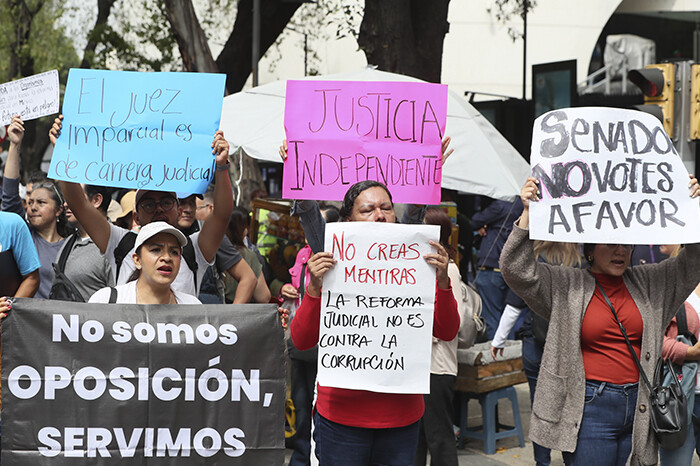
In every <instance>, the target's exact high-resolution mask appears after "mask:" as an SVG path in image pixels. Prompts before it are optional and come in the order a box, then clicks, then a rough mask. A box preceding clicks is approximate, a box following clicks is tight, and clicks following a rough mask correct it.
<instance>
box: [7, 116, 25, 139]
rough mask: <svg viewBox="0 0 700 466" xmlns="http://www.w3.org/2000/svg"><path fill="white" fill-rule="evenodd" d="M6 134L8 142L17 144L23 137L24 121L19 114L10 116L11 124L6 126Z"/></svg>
mask: <svg viewBox="0 0 700 466" xmlns="http://www.w3.org/2000/svg"><path fill="white" fill-rule="evenodd" d="M7 136H8V138H9V139H10V144H14V145H16V146H19V145H21V144H22V139H24V122H23V121H22V117H20V116H19V115H16V116H13V117H12V124H11V125H10V126H9V127H8V128H7Z"/></svg>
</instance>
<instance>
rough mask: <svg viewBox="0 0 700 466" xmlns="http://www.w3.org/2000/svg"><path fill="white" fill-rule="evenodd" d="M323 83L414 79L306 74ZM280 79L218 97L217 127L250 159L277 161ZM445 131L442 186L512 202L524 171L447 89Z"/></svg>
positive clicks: (364, 73) (514, 154)
mask: <svg viewBox="0 0 700 466" xmlns="http://www.w3.org/2000/svg"><path fill="white" fill-rule="evenodd" d="M304 79H313V80H323V81H420V80H419V79H415V78H412V77H409V76H404V75H400V74H394V73H387V72H384V71H378V70H376V69H374V68H372V67H367V68H365V69H363V70H361V71H355V72H352V73H342V74H333V75H327V76H311V77H307V78H304ZM286 88H287V84H286V81H276V82H273V83H270V84H265V85H263V86H258V87H255V88H252V89H249V90H246V91H242V92H238V93H236V94H232V95H229V96H227V97H225V98H224V105H223V109H222V114H221V129H222V130H223V131H224V134H225V135H226V139H227V140H228V141H229V142H230V143H231V145H232V146H233V147H232V148H233V149H237V148H239V147H242V148H243V150H244V151H245V152H246V154H248V155H250V156H251V157H253V158H255V159H258V160H264V161H269V162H281V160H280V158H279V155H278V151H279V146H280V144H281V142H282V140H283V139H284V101H285V92H286ZM445 134H446V135H447V136H451V137H452V143H451V144H450V147H451V148H453V149H454V150H455V151H454V154H452V155H451V156H450V158H449V159H448V160H447V162H446V163H445V167H444V169H443V171H442V187H443V188H448V189H454V190H457V191H462V192H465V193H472V194H482V195H485V196H489V197H492V198H496V199H503V200H513V199H514V198H515V197H517V196H518V195H519V193H520V188H521V187H522V185H523V184H524V183H525V179H526V178H527V177H528V175H529V173H530V167H529V166H528V164H527V162H526V161H525V160H524V159H523V158H522V157H521V156H520V154H519V153H518V151H516V150H515V148H514V147H513V146H511V145H510V143H509V142H508V141H507V140H506V139H505V138H504V137H503V136H502V135H501V133H499V132H498V131H497V130H496V128H494V127H493V126H492V125H491V123H489V121H488V120H487V119H486V118H484V116H483V115H482V114H481V113H479V112H478V111H477V110H476V109H475V108H474V107H473V106H472V105H471V104H469V103H468V102H467V101H466V99H464V98H463V97H461V96H459V95H458V94H457V93H455V92H452V91H449V92H448V97H447V124H446V128H445Z"/></svg>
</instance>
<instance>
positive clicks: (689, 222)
mask: <svg viewBox="0 0 700 466" xmlns="http://www.w3.org/2000/svg"><path fill="white" fill-rule="evenodd" d="M530 163H531V168H532V176H534V177H535V178H537V179H538V180H539V182H540V196H541V200H540V201H539V202H532V203H530V238H531V239H540V240H549V241H563V242H578V243H583V242H586V243H612V244H682V243H696V242H700V209H699V207H698V200H697V199H692V198H690V196H689V190H688V182H689V179H688V172H687V170H686V168H685V166H684V165H683V162H682V160H681V159H680V157H679V156H678V153H677V152H676V149H675V148H674V147H673V144H672V142H671V140H670V139H669V137H668V135H667V134H666V132H665V131H664V129H663V126H662V125H661V122H660V121H659V120H658V119H656V118H654V117H653V116H651V115H650V114H647V113H643V112H638V111H635V110H623V109H613V108H594V107H589V108H585V107H584V108H567V109H562V110H554V111H551V112H548V113H545V114H544V115H542V116H540V117H539V118H537V120H535V125H534V129H533V135H532V152H531V156H530Z"/></svg>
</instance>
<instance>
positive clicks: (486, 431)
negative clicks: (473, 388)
mask: <svg viewBox="0 0 700 466" xmlns="http://www.w3.org/2000/svg"><path fill="white" fill-rule="evenodd" d="M461 395H462V409H461V413H460V434H459V447H460V448H462V444H463V442H464V439H465V438H473V439H478V440H481V441H482V442H483V443H484V453H486V454H487V455H493V454H494V453H496V440H499V439H503V438H508V437H514V436H516V435H517V436H518V439H519V440H520V446H521V447H524V446H525V438H524V436H523V426H522V423H521V422H520V410H519V408H518V395H517V393H516V391H515V388H513V387H505V388H499V389H498V390H493V391H491V392H487V393H462V394H461ZM472 398H474V399H478V400H479V404H481V418H482V419H483V425H481V426H478V427H475V428H471V429H468V428H467V407H468V404H469V400H470V399H472ZM501 398H507V399H509V400H510V403H511V407H512V408H513V421H514V424H515V426H507V425H503V424H501V423H499V422H498V400H500V399H501ZM500 429H505V430H501V431H500V432H499V430H500Z"/></svg>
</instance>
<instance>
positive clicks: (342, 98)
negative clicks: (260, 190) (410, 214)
mask: <svg viewBox="0 0 700 466" xmlns="http://www.w3.org/2000/svg"><path fill="white" fill-rule="evenodd" d="M286 95H287V100H286V104H285V112H284V127H285V130H286V132H287V143H288V147H289V151H288V159H287V161H286V162H285V164H284V177H283V180H282V194H283V196H284V197H286V198H289V199H326V200H341V199H343V196H344V195H345V191H347V189H348V187H349V186H351V185H353V184H355V183H357V182H358V181H364V180H376V181H380V182H382V183H384V184H385V185H387V186H388V187H389V189H390V190H391V193H392V194H393V196H394V200H395V201H397V202H407V203H421V204H425V203H439V202H440V183H441V180H442V153H441V140H442V137H443V135H444V133H445V121H446V119H447V86H444V85H440V84H429V83H417V82H356V81H287V94H286Z"/></svg>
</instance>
